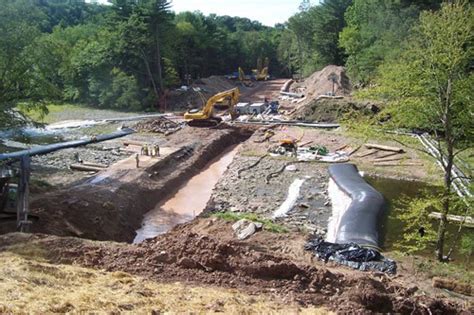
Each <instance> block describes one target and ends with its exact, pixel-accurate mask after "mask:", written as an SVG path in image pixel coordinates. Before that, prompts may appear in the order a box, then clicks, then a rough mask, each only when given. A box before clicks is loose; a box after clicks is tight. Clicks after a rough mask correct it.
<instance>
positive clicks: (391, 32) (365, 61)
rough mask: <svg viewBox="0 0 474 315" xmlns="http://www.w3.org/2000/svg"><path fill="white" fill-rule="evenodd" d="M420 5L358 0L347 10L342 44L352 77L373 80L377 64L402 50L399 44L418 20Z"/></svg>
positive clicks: (364, 82)
mask: <svg viewBox="0 0 474 315" xmlns="http://www.w3.org/2000/svg"><path fill="white" fill-rule="evenodd" d="M419 12H420V10H419V7H418V6H417V5H415V4H411V3H410V1H406V3H403V2H401V1H394V0H382V1H379V0H355V1H354V2H353V4H352V5H351V6H350V7H349V9H348V10H347V12H346V15H345V18H346V22H347V26H346V27H345V28H344V29H343V31H342V32H341V33H340V35H339V36H340V45H341V47H342V48H344V50H345V52H346V53H347V54H348V58H347V64H346V66H347V68H348V72H349V75H350V76H351V79H352V80H353V81H354V82H356V83H360V84H363V85H365V84H368V83H370V82H371V81H372V80H373V79H374V78H375V76H376V74H377V68H378V67H379V66H380V65H381V64H382V63H383V62H384V61H385V60H386V59H387V58H391V57H392V58H393V56H396V55H397V54H398V53H399V52H400V46H401V44H402V43H403V42H404V40H405V39H406V37H407V36H408V34H409V32H410V30H411V28H412V26H413V25H414V24H415V23H416V22H417V20H418V15H419Z"/></svg>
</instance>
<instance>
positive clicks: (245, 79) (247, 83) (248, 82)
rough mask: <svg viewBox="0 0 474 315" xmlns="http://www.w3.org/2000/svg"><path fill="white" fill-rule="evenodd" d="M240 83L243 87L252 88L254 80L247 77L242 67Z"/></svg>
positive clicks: (240, 69) (240, 68)
mask: <svg viewBox="0 0 474 315" xmlns="http://www.w3.org/2000/svg"><path fill="white" fill-rule="evenodd" d="M239 82H240V84H242V85H243V86H247V87H249V86H252V80H251V79H250V78H249V77H247V76H246V75H245V72H244V70H243V69H242V67H239Z"/></svg>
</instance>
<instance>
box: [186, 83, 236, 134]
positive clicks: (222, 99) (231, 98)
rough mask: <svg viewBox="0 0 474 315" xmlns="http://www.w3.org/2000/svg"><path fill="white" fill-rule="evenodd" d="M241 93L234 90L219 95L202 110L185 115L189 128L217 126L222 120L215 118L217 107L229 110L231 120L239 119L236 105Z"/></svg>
mask: <svg viewBox="0 0 474 315" xmlns="http://www.w3.org/2000/svg"><path fill="white" fill-rule="evenodd" d="M239 98H240V91H239V89H238V88H233V89H231V90H227V91H224V92H220V93H217V94H216V95H214V96H212V97H211V98H209V99H208V100H207V102H206V104H205V105H204V106H203V108H202V109H191V110H189V111H187V112H186V113H185V114H184V119H185V120H186V121H187V123H188V125H189V126H194V127H213V126H217V125H218V124H219V123H220V122H221V121H222V118H220V117H217V116H214V109H216V108H217V107H219V108H222V109H228V110H229V112H230V116H231V119H232V120H234V119H235V118H236V117H237V113H236V111H235V108H234V106H235V104H237V103H238V102H239Z"/></svg>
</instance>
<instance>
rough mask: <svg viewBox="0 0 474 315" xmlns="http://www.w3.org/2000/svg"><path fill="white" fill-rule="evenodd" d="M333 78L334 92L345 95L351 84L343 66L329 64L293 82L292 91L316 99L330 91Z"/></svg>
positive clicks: (350, 88) (349, 91) (349, 90)
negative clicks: (305, 77)
mask: <svg viewBox="0 0 474 315" xmlns="http://www.w3.org/2000/svg"><path fill="white" fill-rule="evenodd" d="M332 78H334V82H335V84H334V94H335V95H338V96H347V95H349V94H350V93H351V90H352V86H351V83H350V80H349V78H348V77H347V75H346V70H345V68H344V67H340V66H334V65H329V66H326V67H325V68H324V69H323V70H321V71H317V72H315V73H313V74H312V75H311V76H309V77H308V78H307V79H305V80H304V81H303V82H302V83H298V84H294V85H293V86H292V87H291V91H292V92H296V93H303V94H304V95H305V96H306V98H307V99H308V100H313V99H316V98H317V97H318V96H320V95H327V94H328V93H332V89H333V81H332Z"/></svg>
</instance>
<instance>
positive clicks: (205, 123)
mask: <svg viewBox="0 0 474 315" xmlns="http://www.w3.org/2000/svg"><path fill="white" fill-rule="evenodd" d="M221 121H222V119H220V118H216V117H212V118H209V119H193V120H190V121H188V126H190V127H201V128H209V127H216V126H217V125H219V124H220V123H221Z"/></svg>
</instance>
